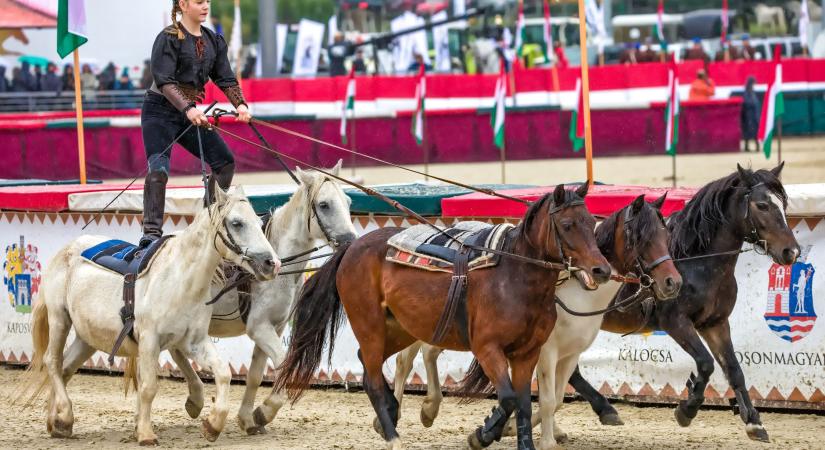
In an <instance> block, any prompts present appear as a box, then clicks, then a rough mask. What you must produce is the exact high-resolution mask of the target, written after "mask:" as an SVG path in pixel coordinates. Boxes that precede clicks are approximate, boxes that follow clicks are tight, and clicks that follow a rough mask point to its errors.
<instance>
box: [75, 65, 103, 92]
mask: <svg viewBox="0 0 825 450" xmlns="http://www.w3.org/2000/svg"><path fill="white" fill-rule="evenodd" d="M80 87H81V88H82V89H83V90H84V91H96V90H97V88H98V87H100V83H99V82H98V81H97V77H96V76H95V74H94V72H92V68H91V66H89V65H88V64H83V71H82V72H81V73H80Z"/></svg>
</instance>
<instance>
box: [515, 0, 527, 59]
mask: <svg viewBox="0 0 825 450" xmlns="http://www.w3.org/2000/svg"><path fill="white" fill-rule="evenodd" d="M524 33H525V31H524V0H519V2H518V19H517V22H516V42H515V46H516V55H518V57H519V58H522V57H524V40H525V39H524V38H525V36H524Z"/></svg>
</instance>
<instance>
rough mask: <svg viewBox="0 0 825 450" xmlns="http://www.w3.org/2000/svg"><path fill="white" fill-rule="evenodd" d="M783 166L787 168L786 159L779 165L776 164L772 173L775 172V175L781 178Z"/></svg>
mask: <svg viewBox="0 0 825 450" xmlns="http://www.w3.org/2000/svg"><path fill="white" fill-rule="evenodd" d="M783 168H785V161H782V162H780V163H779V165H778V166H776V167H774V168H773V169H771V173H772V174H773V176H775V177H776V178H779V174H781V173H782V169H783Z"/></svg>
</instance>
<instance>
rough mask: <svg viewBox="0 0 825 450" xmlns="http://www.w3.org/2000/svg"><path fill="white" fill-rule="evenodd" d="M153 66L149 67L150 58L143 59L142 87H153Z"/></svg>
mask: <svg viewBox="0 0 825 450" xmlns="http://www.w3.org/2000/svg"><path fill="white" fill-rule="evenodd" d="M152 81H154V80H153V79H152V68H151V67H149V60H148V59H147V60H146V61H143V75H141V77H140V88H141V89H149V88H150V87H152Z"/></svg>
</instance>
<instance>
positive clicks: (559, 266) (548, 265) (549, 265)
mask: <svg viewBox="0 0 825 450" xmlns="http://www.w3.org/2000/svg"><path fill="white" fill-rule="evenodd" d="M214 128H215V129H217V130H219V131H220V132H222V133H224V134H226V135H228V136H231V137H233V138H235V139H237V140H239V141H241V142H245V143H247V144H249V145H252V146H255V147H258V148H259V149H262V150H264V151H267V152H270V153H273V154H275V155H279V156H281V157H284V158H286V159H289V160H291V161H294V162H296V163H298V164H303V165H305V166H306V167H308V168H310V169H312V170H315V171H317V172H320V173H322V174H324V175H326V176H327V177H330V178H332V179H335V180H337V181H340V182H342V183H344V184H348V185H350V186H352V187H354V188H356V189H358V190H360V191H361V192H364V193H365V194H367V195H369V196H372V197H376V198H378V199H379V200H381V201H383V202H385V203H387V204H389V205H390V206H392V207H393V208H395V209H397V210H399V211H401V212H402V213H404V214H406V215H408V216H410V217H412V218H414V219H416V220H417V221H418V222H420V223H422V224H424V225H427V226H429V227H430V228H432V229H433V230H435V231H436V232H438V233H439V234H441V235H443V236H445V237H447V238H448V239H449V240H451V241H453V242H456V243H458V244H459V245H461V246H464V247H466V248H470V249H473V250H479V251H484V252H489V253H493V254H497V255H500V256H506V257H510V258H513V259H516V260H519V261H521V262H525V263H529V264H532V265H535V266H539V267H542V268H545V269H552V270H560V271H561V270H567V271H575V270H579V269H578V268H575V267H572V266H571V264H570V262H569V261H566V262H562V263H559V262H553V261H545V260H540V259H534V258H529V257H526V256H521V255H516V254H514V253H510V252H505V251H501V250H495V249H491V248H487V247H482V246H475V245H467V244H464V243H462V242H459V241H457V240H456V239H455V238H454V237H453V236H450V235H449V234H448V233H446V232H445V231H444V230H442V229H441V228H439V227H438V226H436V225H435V224H433V223H432V222H430V221H428V220H427V219H425V218H424V217H423V216H421V215H420V214H418V213H416V212H415V211H413V210H411V209H409V208H407V207H406V206H404V205H402V204H401V203H399V202H398V201H396V200H393V199H391V198H389V197H387V196H386V195H384V194H382V193H380V192H378V191H376V190H374V189H371V188H369V187H366V186H363V185H361V184H358V183H355V182H353V181H350V180H348V179H346V178H343V177H341V176H338V175H335V174H333V173H331V172H329V171H327V170H324V169H322V168H320V167H315V166H313V165H311V164H307V163H305V162H303V161H301V160H299V159H297V158H294V157H292V156H289V155H287V154H284V153H281V152H279V151H277V150H274V149H272V148H271V147H270V146H264V145H261V144H258V143H256V142H254V141H251V140H249V139H246V138H244V137H243V136H240V135H238V134H235V133H232V132H231V131H228V130H226V129H225V128H221V127H220V126H214ZM582 204H583V203H582ZM567 206H573V205H558V206H556V208H561V207H567ZM557 237H558V234H557ZM560 250H561V249H560Z"/></svg>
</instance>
